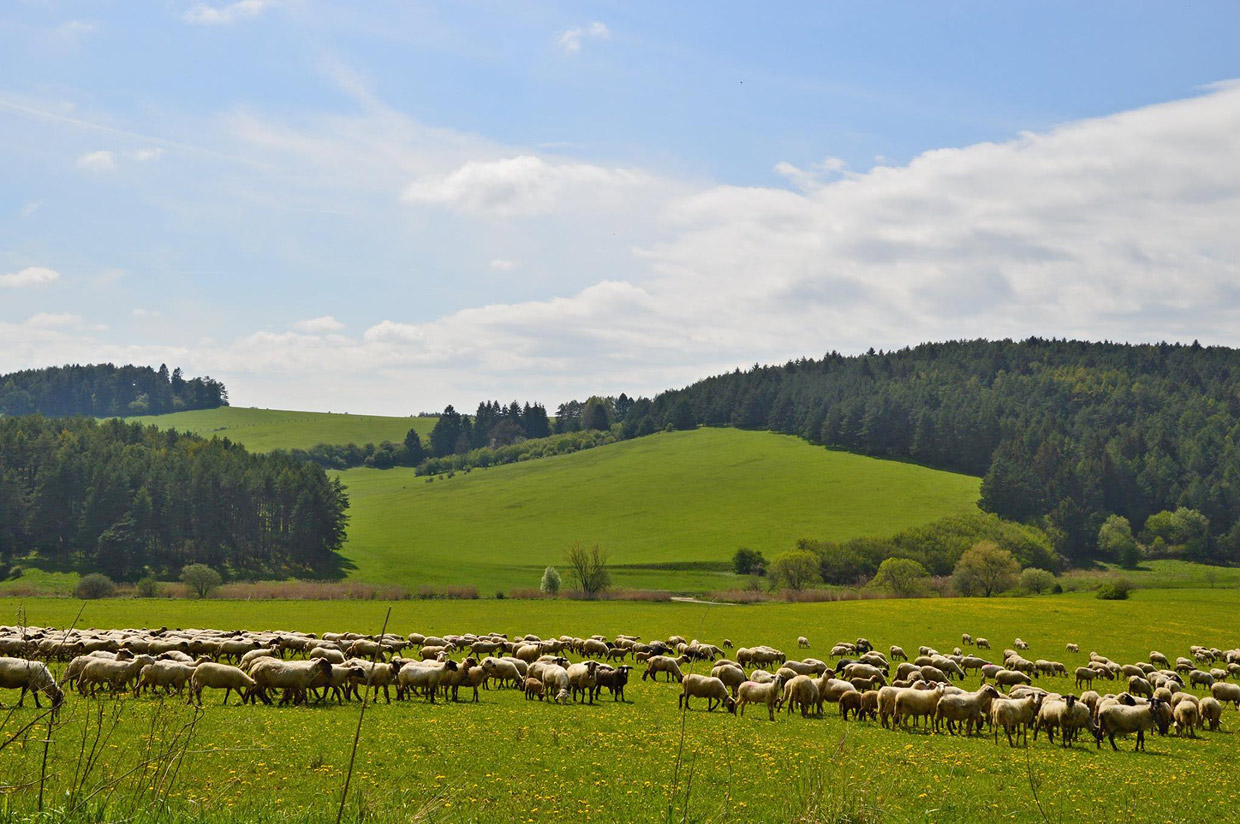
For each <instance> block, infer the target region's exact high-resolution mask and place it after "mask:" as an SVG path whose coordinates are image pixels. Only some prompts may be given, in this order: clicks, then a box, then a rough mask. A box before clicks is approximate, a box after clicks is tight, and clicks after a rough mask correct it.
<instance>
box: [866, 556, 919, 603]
mask: <svg viewBox="0 0 1240 824" xmlns="http://www.w3.org/2000/svg"><path fill="white" fill-rule="evenodd" d="M929 577H930V575H929V573H927V572H926V568H925V567H923V566H922V565H921V564H919V563H917V562H916V561H914V560H912V559H911V558H888V559H887V560H885V561H883V562H882V563H881V564H879V566H878V573H877V574H876V575H875V576H874V580H873V581H871V582H870V584H871V585H872V586H873V587H875V588H877V589H885V590H887V591H888V592H890V593H891V594H892V595H894V596H896V597H897V598H913V597H915V596H917V595H921V594H923V593H924V592H925V591H926V581H927V579H928V578H929Z"/></svg>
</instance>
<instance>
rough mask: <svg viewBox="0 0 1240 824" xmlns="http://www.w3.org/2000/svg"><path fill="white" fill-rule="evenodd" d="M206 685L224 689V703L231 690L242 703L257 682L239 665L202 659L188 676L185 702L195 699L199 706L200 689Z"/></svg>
mask: <svg viewBox="0 0 1240 824" xmlns="http://www.w3.org/2000/svg"><path fill="white" fill-rule="evenodd" d="M207 687H210V688H211V689H222V690H224V703H225V704H227V703H228V696H229V695H230V694H232V693H233V692H236V693H237V695H239V696H240V697H241V703H243V704H244V703H246V701H247V700H249V699H250V696H252V695H253V693H254V690H255V688H256V687H257V684H256V683H255V681H254V679H253V678H251V677H250V676H249V675H246V674H245V673H244V672H242V671H241V669H240V668H239V667H234V666H230V665H228V664H217V663H214V662H213V661H203V662H202V663H201V664H199V665H198V666H196V667H194V672H193V674H191V675H190V677H189V700H188V701H186V703H187V704H193V703H194V702H195V701H197V703H198V706H200V707H201V706H202V691H203V690H204V689H205V688H207Z"/></svg>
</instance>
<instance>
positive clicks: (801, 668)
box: [780, 658, 827, 675]
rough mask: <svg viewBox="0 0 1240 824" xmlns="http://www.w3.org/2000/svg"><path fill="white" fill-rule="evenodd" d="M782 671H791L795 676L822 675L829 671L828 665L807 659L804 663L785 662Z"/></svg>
mask: <svg viewBox="0 0 1240 824" xmlns="http://www.w3.org/2000/svg"><path fill="white" fill-rule="evenodd" d="M780 669H787V670H791V671H792V674H793V675H822V674H823V673H824V672H826V671H827V665H826V664H825V663H823V662H822V661H819V660H817V659H815V658H807V659H805V660H804V661H785V662H784V665H783V666H782V667H780Z"/></svg>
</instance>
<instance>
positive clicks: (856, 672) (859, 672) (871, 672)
mask: <svg viewBox="0 0 1240 824" xmlns="http://www.w3.org/2000/svg"><path fill="white" fill-rule="evenodd" d="M844 677H845V678H867V679H870V678H883V679H884V680H883V683H884V684H885V683H887V682H886V679H885V677H884V674H883V671H882V670H881V669H880V668H878V667H876V666H874V665H873V664H862V663H855V664H849V665H848V666H846V667H844ZM944 680H946V676H944Z"/></svg>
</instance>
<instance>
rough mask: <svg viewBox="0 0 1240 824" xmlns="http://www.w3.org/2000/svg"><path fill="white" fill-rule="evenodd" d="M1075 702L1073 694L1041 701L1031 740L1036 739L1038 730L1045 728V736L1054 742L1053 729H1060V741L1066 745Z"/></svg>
mask: <svg viewBox="0 0 1240 824" xmlns="http://www.w3.org/2000/svg"><path fill="white" fill-rule="evenodd" d="M1076 702H1077V698H1076V696H1075V695H1065V696H1063V697H1062V698H1059V697H1056V698H1052V699H1049V700H1046V701H1043V702H1042V706H1041V708H1040V709H1039V710H1038V716H1037V718H1036V719H1035V721H1034V724H1033V740H1034V741H1037V740H1038V732H1039V731H1040V730H1046V737H1047V738H1048V739H1049V740H1050V742H1051V743H1052V744H1054V743H1055V730H1056V729H1062V730H1063V735H1061V736H1060V739H1061V743H1062V745H1063V746H1065V747H1066V746H1068V738H1069V732H1068V728H1069V726H1070V725H1071V723H1072V713H1073V710H1074V709H1075V708H1076Z"/></svg>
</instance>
